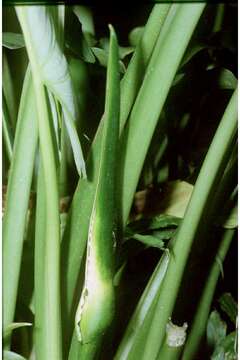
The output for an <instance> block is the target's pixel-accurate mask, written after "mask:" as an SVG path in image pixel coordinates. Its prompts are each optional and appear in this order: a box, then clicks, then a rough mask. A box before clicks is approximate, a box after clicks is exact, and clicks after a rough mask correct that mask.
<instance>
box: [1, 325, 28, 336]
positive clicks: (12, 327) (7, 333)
mask: <svg viewBox="0 0 240 360" xmlns="http://www.w3.org/2000/svg"><path fill="white" fill-rule="evenodd" d="M23 326H32V324H31V323H28V322H20V323H11V324H9V325H7V327H6V328H5V329H4V331H3V338H4V340H6V338H7V337H9V336H10V335H11V333H12V331H13V330H15V329H18V328H21V327H23Z"/></svg>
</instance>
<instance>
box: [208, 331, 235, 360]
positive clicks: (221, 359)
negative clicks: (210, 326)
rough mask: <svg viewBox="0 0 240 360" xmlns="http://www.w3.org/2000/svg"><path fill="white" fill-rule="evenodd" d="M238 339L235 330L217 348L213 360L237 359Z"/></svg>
mask: <svg viewBox="0 0 240 360" xmlns="http://www.w3.org/2000/svg"><path fill="white" fill-rule="evenodd" d="M236 341H237V334H236V332H235V331H234V332H232V333H230V334H229V335H227V336H226V337H225V338H223V339H222V341H221V342H220V343H219V345H217V347H216V348H215V350H214V352H213V355H212V356H211V360H237V358H238V356H237V352H236Z"/></svg>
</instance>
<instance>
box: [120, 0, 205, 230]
mask: <svg viewBox="0 0 240 360" xmlns="http://www.w3.org/2000/svg"><path fill="white" fill-rule="evenodd" d="M204 7H205V4H181V6H179V7H178V8H177V11H176V14H175V16H174V18H173V20H172V21H171V26H170V27H169V28H168V33H167V34H166V36H165V37H164V39H163V41H162V44H161V46H159V47H158V46H156V48H155V50H154V53H153V55H152V58H151V61H150V63H149V65H148V69H147V73H146V75H145V78H144V81H143V84H142V86H141V89H140V91H139V94H138V96H137V99H136V101H135V103H134V107H133V109H132V111H131V114H130V117H129V120H128V124H127V127H126V129H125V132H124V134H123V137H122V144H121V166H122V174H121V176H120V182H121V184H120V188H122V208H123V209H122V217H123V218H122V220H123V224H125V223H126V221H127V218H128V215H129V211H130V208H131V205H132V200H133V196H134V193H135V190H136V187H137V183H138V179H139V176H140V174H141V170H142V166H143V163H144V160H145V157H146V154H147V150H148V148H149V144H150V142H151V139H152V136H153V133H154V130H155V128H156V125H157V123H158V119H159V115H160V113H161V111H162V108H163V105H164V102H165V100H166V98H167V94H168V92H169V89H170V87H171V84H172V81H173V79H174V76H175V74H176V71H177V69H178V66H179V64H180V61H181V59H182V56H183V54H184V51H185V49H186V47H187V45H188V43H189V40H190V38H191V36H192V33H193V31H194V29H195V27H196V25H197V22H198V20H199V18H200V16H201V14H202V11H203V9H204ZM170 15H171V14H170ZM179 29H181V31H179ZM158 125H159V126H161V124H158ZM136 149H138V151H136Z"/></svg>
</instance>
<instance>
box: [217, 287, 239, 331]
mask: <svg viewBox="0 0 240 360" xmlns="http://www.w3.org/2000/svg"><path fill="white" fill-rule="evenodd" d="M219 303H220V306H221V309H222V310H223V311H224V312H225V313H226V314H227V315H228V316H229V318H230V320H231V321H232V322H233V324H236V318H237V313H238V311H237V303H236V301H235V300H234V298H233V297H232V295H231V294H230V293H225V294H223V295H222V296H221V297H220V299H219Z"/></svg>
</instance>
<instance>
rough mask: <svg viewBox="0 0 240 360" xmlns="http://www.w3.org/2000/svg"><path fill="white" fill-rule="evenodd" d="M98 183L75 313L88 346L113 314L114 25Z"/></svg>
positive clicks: (116, 71)
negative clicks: (83, 281) (80, 289)
mask: <svg viewBox="0 0 240 360" xmlns="http://www.w3.org/2000/svg"><path fill="white" fill-rule="evenodd" d="M109 28H110V48H109V60H108V69H107V88H106V102H105V113H104V123H103V139H102V146H101V160H100V169H99V175H98V183H97V188H96V193H95V199H94V203H93V209H92V214H91V219H90V226H89V233H88V246H87V258H86V270H85V283H84V288H83V291H82V294H81V298H80V302H79V306H78V309H77V312H76V318H75V326H76V332H77V337H78V339H79V340H80V341H81V342H82V343H88V342H91V341H92V340H94V339H95V338H96V337H97V336H99V335H101V334H103V333H104V331H105V330H106V328H107V327H108V326H109V324H110V323H111V321H112V318H113V314H114V303H115V300H114V286H113V276H114V260H113V259H114V248H115V239H114V224H115V218H116V216H115V214H116V202H115V194H116V189H115V184H116V157H117V148H118V140H119V112H120V111H119V110H120V83H119V81H120V79H119V69H118V44H117V37H116V35H115V32H114V30H113V28H112V26H109Z"/></svg>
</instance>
